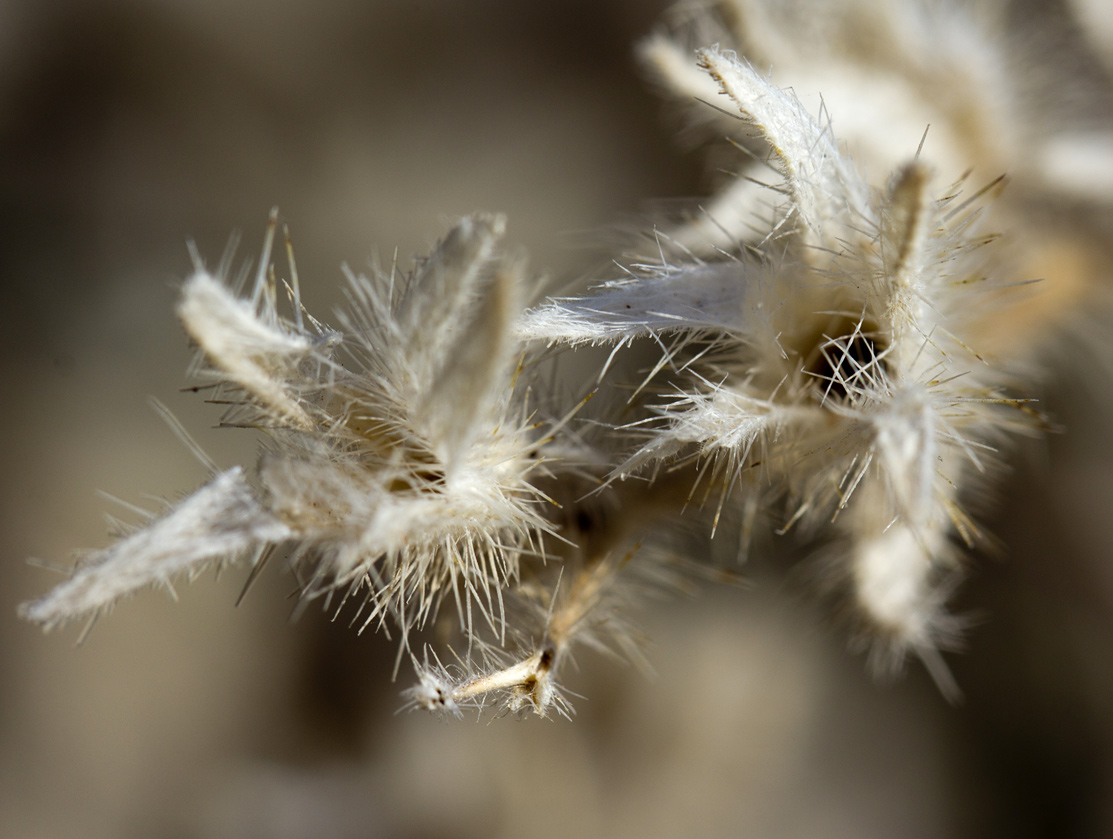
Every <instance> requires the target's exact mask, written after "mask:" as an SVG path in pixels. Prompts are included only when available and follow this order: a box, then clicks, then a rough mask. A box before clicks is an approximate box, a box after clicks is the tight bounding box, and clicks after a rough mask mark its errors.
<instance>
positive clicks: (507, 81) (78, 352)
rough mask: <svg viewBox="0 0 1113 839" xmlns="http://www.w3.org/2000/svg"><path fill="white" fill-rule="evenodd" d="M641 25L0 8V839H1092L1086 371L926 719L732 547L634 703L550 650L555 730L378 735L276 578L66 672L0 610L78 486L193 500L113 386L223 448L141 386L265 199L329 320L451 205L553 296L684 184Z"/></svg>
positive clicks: (156, 387) (654, 618)
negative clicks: (198, 286)
mask: <svg viewBox="0 0 1113 839" xmlns="http://www.w3.org/2000/svg"><path fill="white" fill-rule="evenodd" d="M1030 5H1031V6H1032V9H1033V10H1034V11H1033V13H1039V14H1047V15H1050V16H1053V17H1054V16H1059V15H1061V14H1062V10H1061V9H1059V7H1058V5H1057V4H1047V5H1046V6H1038V5H1037V4H1030ZM664 6H665V3H664V2H658V0H644V1H643V2H639V1H638V0H565V2H550V0H539V2H534V3H522V2H514V0H472V2H469V3H453V2H447V0H442V2H433V1H432V0H430V1H429V2H401V0H374V1H373V2H362V3H361V2H356V0H329V1H328V2H320V3H316V4H313V5H312V6H311V5H310V4H308V3H302V2H295V0H279V2H272V3H263V2H236V3H224V2H219V0H199V2H186V0H166V1H165V2H160V3H139V2H130V3H129V2H122V0H100V2H92V1H91V0H90V1H88V2H82V1H81V0H56V2H52V3H36V2H33V1H32V0H24V1H23V2H20V1H19V0H6V2H3V3H0V242H2V243H3V247H2V248H0V282H2V283H3V297H2V298H0V299H2V301H3V303H2V305H0V342H2V343H3V353H2V354H0V387H2V390H0V400H2V401H0V405H2V410H0V429H2V431H3V436H2V438H0V439H3V441H4V459H3V463H4V468H3V469H2V470H0V481H2V482H3V484H2V489H0V492H2V497H3V506H2V508H0V535H2V536H3V540H2V542H0V545H2V546H3V549H2V550H0V836H4V837H12V838H13V839H17V838H18V839H22V837H36V838H37V837H147V836H171V837H179V836H180V837H310V836H312V837H378V836H389V837H424V836H510V835H531V836H539V837H547V836H615V837H619V836H681V835H692V836H761V837H782V836H783V837H790V836H823V837H929V836H931V837H938V836H955V837H983V836H1001V837H1005V836H1008V837H1027V836H1032V837H1036V836H1048V837H1068V836H1113V651H1111V650H1113V559H1111V558H1110V549H1111V547H1113V526H1111V518H1113V517H1111V516H1110V510H1111V509H1113V506H1111V502H1113V448H1111V447H1110V445H1109V442H1108V434H1109V428H1110V418H1111V417H1113V410H1111V409H1110V404H1111V402H1110V396H1109V394H1110V392H1111V389H1110V383H1111V382H1113V378H1111V377H1109V373H1108V370H1107V371H1105V372H1101V370H1100V368H1099V365H1098V364H1097V363H1095V362H1094V360H1093V359H1088V358H1087V359H1083V358H1078V357H1075V356H1073V355H1071V352H1070V351H1068V352H1064V353H1063V354H1062V357H1060V358H1058V359H1056V361H1055V364H1056V365H1058V366H1057V375H1056V376H1054V377H1053V380H1054V382H1055V384H1054V385H1053V387H1051V388H1050V389H1049V391H1048V392H1047V393H1046V394H1044V396H1043V398H1044V402H1045V406H1046V407H1047V408H1048V410H1050V411H1051V412H1052V413H1053V414H1054V415H1055V416H1056V417H1057V418H1058V419H1059V420H1060V421H1061V422H1062V423H1063V425H1064V426H1065V427H1066V428H1067V429H1068V431H1067V433H1065V434H1063V435H1060V436H1056V437H1053V438H1051V439H1049V440H1046V441H1043V442H1041V443H1031V444H1026V445H1025V446H1024V447H1023V448H1022V450H1021V453H1020V456H1019V458H1018V467H1017V472H1016V474H1015V475H1014V476H1013V477H1012V479H1011V480H1009V481H1007V482H1006V483H1007V485H1006V488H1005V490H1004V492H1003V497H1002V499H1001V501H1000V504H999V507H998V513H997V515H996V518H995V519H994V520H993V521H991V522H990V526H991V528H992V529H993V530H994V531H995V532H996V533H997V534H998V535H999V536H1000V537H1001V538H1002V540H1003V541H1004V543H1005V544H1006V545H1007V548H1008V550H1007V551H1006V552H1005V554H1004V559H1002V560H997V559H992V558H985V557H980V558H978V559H977V561H976V563H975V565H974V569H973V574H972V578H971V580H970V581H969V582H968V584H967V586H966V587H965V588H964V589H963V591H962V593H961V595H960V607H964V608H969V609H977V610H978V615H979V617H980V618H981V622H980V624H979V625H978V626H977V627H976V628H975V630H974V631H973V633H972V635H971V639H970V650H969V652H968V653H967V654H965V655H964V656H960V657H952V658H951V661H952V663H953V666H954V669H955V672H956V675H957V677H958V680H959V682H960V683H961V684H962V686H963V688H964V690H965V691H966V695H967V698H966V702H965V704H963V705H962V706H960V707H957V708H952V707H948V706H947V705H946V704H945V703H944V702H943V700H942V699H941V698H940V697H939V696H938V694H937V693H936V691H935V690H934V688H933V686H932V685H931V683H930V680H929V679H927V678H926V676H924V674H923V673H922V672H920V670H919V669H918V668H915V667H914V668H912V672H911V673H910V674H909V676H908V677H907V678H905V679H903V680H901V681H899V682H897V683H895V684H893V685H885V686H878V685H876V684H874V683H873V682H871V680H870V679H869V678H868V677H867V676H866V674H865V672H864V666H863V662H862V660H861V659H860V658H857V657H854V656H852V655H850V654H848V653H847V652H846V651H845V636H843V635H841V634H839V633H838V632H837V631H832V630H831V629H830V627H829V626H828V622H827V620H826V617H825V615H824V613H823V611H822V610H821V609H818V608H816V607H814V606H813V605H812V604H811V602H810V600H809V599H808V598H807V597H806V596H805V593H804V591H803V588H804V587H803V586H801V585H799V581H798V580H796V579H795V577H794V576H793V575H788V574H785V573H784V568H783V567H778V563H777V562H776V561H774V560H772V559H763V558H761V557H757V558H755V559H754V560H753V562H752V564H751V566H750V567H749V568H748V569H747V573H748V574H749V575H750V576H751V577H752V579H753V581H754V583H755V585H754V586H753V587H752V588H749V589H747V590H743V591H722V590H720V591H708V592H707V593H705V595H704V596H702V597H701V598H700V599H699V600H696V601H690V600H684V599H682V598H677V599H676V600H674V601H672V602H663V603H659V604H651V605H650V607H649V608H648V609H647V610H646V611H645V613H644V614H643V621H642V623H643V625H644V626H645V628H646V630H647V632H648V633H649V635H650V636H651V638H652V640H653V646H652V647H651V648H650V650H649V657H650V659H651V660H652V662H653V663H654V666H655V667H656V669H657V674H656V676H649V675H646V674H642V673H639V672H638V671H636V670H635V669H633V668H629V667H625V666H616V665H615V663H614V662H611V661H608V660H606V659H600V658H598V657H591V656H588V655H585V656H584V657H583V661H582V665H583V666H582V669H581V671H580V672H579V673H578V674H572V675H571V676H570V677H569V679H568V683H569V686H570V687H571V688H572V689H573V690H576V691H580V692H582V693H583V694H584V695H585V697H586V698H585V699H582V700H577V701H576V702H575V704H576V710H577V716H576V718H575V720H574V721H573V722H571V723H569V722H566V721H563V720H558V721H556V722H546V721H539V720H533V719H530V720H526V721H523V722H516V721H514V720H510V719H502V720H495V721H494V722H492V723H491V724H490V725H488V724H486V723H484V724H480V725H476V724H475V722H474V721H472V720H465V721H463V722H453V723H451V724H444V723H441V722H439V721H438V720H435V719H433V718H430V717H426V716H424V715H420V714H401V715H395V711H396V709H397V708H398V707H399V706H400V704H401V702H400V700H399V699H398V691H399V689H400V688H401V687H404V686H405V685H406V684H408V681H409V674H408V672H407V669H406V668H405V667H403V668H402V672H401V676H400V681H399V683H397V684H394V683H391V671H392V667H393V657H394V652H395V648H394V646H393V645H392V644H391V643H390V642H389V641H386V640H384V639H382V638H378V637H372V636H370V635H367V636H362V637H359V636H356V635H355V634H354V633H353V632H351V631H349V630H348V629H347V627H346V626H345V625H343V624H342V623H337V624H330V623H329V622H328V621H327V620H326V619H325V616H324V615H321V614H319V613H317V612H316V611H315V610H313V609H310V610H309V611H308V612H307V613H306V614H305V615H304V616H303V617H302V618H301V619H300V620H299V621H297V622H295V623H290V622H289V620H288V615H289V613H290V611H291V608H292V604H293V601H292V600H290V599H288V595H289V594H290V593H291V591H292V590H293V587H294V584H293V581H292V579H291V578H290V577H289V576H288V575H284V574H282V573H280V572H279V570H278V569H270V570H269V571H268V572H267V573H266V574H264V575H263V577H262V579H261V580H260V581H259V582H258V583H257V584H256V586H255V588H254V589H253V590H252V591H251V592H250V593H249V595H248V596H247V598H246V600H245V601H244V603H243V604H242V605H241V606H240V607H239V608H235V607H234V605H233V604H234V601H235V599H236V596H237V594H238V593H239V590H240V588H241V586H242V585H243V581H244V576H245V575H244V573H243V572H242V571H241V572H231V573H226V574H224V575H223V576H222V577H221V578H220V579H218V580H217V581H215V582H214V581H213V580H212V578H211V576H209V577H206V578H205V579H203V580H200V581H198V582H197V583H195V584H194V585H192V586H185V585H182V586H181V587H179V595H180V601H179V602H177V603H174V602H172V601H171V599H170V598H169V597H168V596H167V595H166V594H165V593H148V594H146V595H144V596H141V597H139V598H138V599H136V600H134V601H132V602H128V603H125V604H122V605H121V606H120V607H118V608H117V609H116V610H115V612H114V613H113V614H112V615H111V617H109V618H107V619H104V620H102V621H101V622H100V623H99V624H98V625H97V627H96V628H95V629H94V631H93V633H92V635H91V636H90V638H89V640H88V641H87V643H86V644H85V645H84V646H83V647H81V648H75V647H74V640H75V639H76V637H77V635H78V630H79V627H73V628H70V629H68V630H66V631H65V632H59V633H56V634H53V635H49V636H43V635H42V634H41V633H40V632H39V631H38V630H37V629H35V628H34V627H31V626H29V625H22V624H20V623H19V622H17V620H16V619H15V616H14V615H15V606H16V604H17V603H18V602H20V601H21V600H24V599H27V598H29V597H33V596H35V595H37V594H38V593H41V592H42V591H44V590H45V589H46V588H47V587H48V586H49V585H51V583H52V582H53V580H54V579H55V577H54V576H53V575H52V574H51V573H50V572H49V571H45V570H41V569H39V568H36V567H32V566H30V565H28V564H26V563H25V560H26V558H27V557H38V558H41V559H42V560H44V561H46V562H50V563H61V564H68V563H69V562H70V561H71V558H72V557H71V554H72V551H73V549H74V548H75V546H89V547H95V546H99V545H103V544H105V542H106V536H105V527H104V521H103V515H104V513H105V511H108V512H113V513H119V514H120V515H121V516H124V517H126V515H127V513H126V510H124V509H122V508H119V507H117V506H115V505H114V504H113V503H112V502H110V501H107V500H105V499H103V498H100V497H98V496H97V495H96V491H97V490H103V491H105V492H107V493H111V494H113V495H116V496H119V497H120V498H122V499H124V500H126V501H129V502H134V503H138V504H148V503H149V502H148V499H149V498H150V497H174V496H176V495H177V494H180V493H183V492H186V491H188V490H190V489H192V488H193V487H195V486H196V485H197V484H199V483H200V482H201V481H203V480H204V478H205V474H204V470H203V468H202V467H201V466H200V465H199V464H198V463H197V462H195V461H194V460H193V459H192V457H191V455H190V454H189V453H188V452H187V451H186V450H185V448H184V447H183V446H182V445H181V444H180V443H179V442H178V441H177V440H176V438H175V437H174V435H173V433H172V432H171V431H170V430H169V429H168V428H167V427H166V426H165V424H163V423H162V422H161V420H159V418H158V417H157V416H156V414H155V413H154V412H153V411H152V410H150V408H149V407H148V405H147V398H148V396H156V397H157V398H158V399H160V400H162V401H163V402H164V403H165V404H167V405H168V406H169V407H170V408H171V410H172V411H173V412H174V413H175V414H176V415H177V416H178V417H179V418H180V419H181V420H182V422H183V424H184V425H185V426H186V427H187V428H188V429H190V430H191V431H192V432H194V433H195V436H196V438H197V439H198V441H199V442H200V443H201V445H202V446H203V447H204V448H205V449H206V450H207V451H208V452H210V453H211V454H212V455H213V457H214V459H215V460H216V461H217V462H218V463H219V464H221V465H230V464H232V463H235V462H241V461H246V462H250V459H251V458H252V457H253V454H252V453H253V451H254V441H253V440H252V439H251V436H250V434H248V433H246V432H244V433H242V434H240V433H237V432H232V431H227V432H220V433H216V432H215V431H213V430H212V428H211V427H212V425H213V423H214V422H215V421H216V419H217V417H218V413H217V409H215V408H212V407H211V406H205V405H204V404H201V400H200V399H199V398H197V397H196V396H194V395H191V394H187V393H182V392H180V390H179V389H180V388H181V387H182V386H183V385H184V384H186V379H185V368H186V365H187V364H188V362H189V360H190V351H189V350H188V348H187V346H186V342H185V339H184V336H183V334H182V332H181V329H180V328H179V327H178V325H177V323H176V321H175V319H174V315H173V307H174V301H175V296H176V295H175V283H176V282H179V281H180V280H181V279H182V278H184V276H185V275H186V274H187V272H188V271H189V268H190V263H189V258H188V254H187V251H186V247H185V242H186V239H187V238H190V237H192V238H193V239H194V240H195V241H196V242H197V245H198V248H199V250H200V252H201V253H202V254H203V255H205V256H206V258H208V259H210V260H211V262H212V263H213V264H215V263H216V262H217V261H218V260H219V258H220V254H221V252H222V251H223V249H224V247H225V245H226V243H227V241H228V237H229V234H230V233H231V232H232V231H234V230H240V231H243V234H244V238H243V244H242V245H241V247H240V250H239V256H240V257H241V258H243V259H247V258H250V257H252V256H254V255H255V254H256V252H257V249H258V247H259V242H260V241H261V236H262V231H263V228H264V225H265V222H266V217H267V213H268V211H269V209H270V208H271V206H273V205H275V204H277V205H279V206H280V207H281V209H282V213H283V217H284V219H285V220H286V221H287V222H288V223H289V225H290V228H291V231H292V234H293V238H294V243H295V248H296V253H297V258H298V265H299V270H300V273H301V276H302V287H303V292H304V296H305V298H306V300H307V305H308V307H309V309H310V311H313V312H316V313H319V314H321V315H326V316H327V314H328V313H329V312H330V311H331V309H332V308H333V307H334V306H335V305H336V304H337V303H339V302H340V297H339V293H338V292H339V288H340V286H341V273H340V270H339V266H340V264H341V263H342V262H348V263H349V264H351V265H352V266H353V267H354V268H356V269H360V268H362V267H363V266H364V265H366V263H367V260H368V259H369V258H371V257H372V256H374V255H375V254H378V257H379V260H380V262H384V263H389V261H390V259H391V257H392V254H393V251H394V248H395V246H397V248H398V253H399V256H400V259H401V260H403V261H406V260H408V258H409V257H410V256H412V255H414V254H419V253H421V252H422V251H423V250H425V249H426V248H427V247H428V246H429V245H430V244H431V243H432V242H433V241H434V240H435V239H436V238H437V236H438V235H440V234H441V233H442V232H443V231H444V229H445V227H446V224H447V222H448V220H450V219H452V218H453V217H455V216H458V215H460V214H464V213H467V212H470V211H472V210H475V209H486V210H501V211H504V212H506V213H508V214H509V217H510V237H509V238H510V240H511V241H512V242H513V243H515V244H516V245H520V246H522V247H523V248H525V249H526V250H527V251H528V253H529V255H530V259H531V263H530V264H531V266H532V267H533V269H534V270H535V271H537V272H538V273H541V274H544V275H546V276H548V277H549V278H550V279H551V281H552V282H553V283H554V285H559V284H560V283H561V282H562V281H565V280H567V279H571V278H574V277H576V276H578V275H580V274H582V273H583V272H585V271H587V270H589V269H590V268H591V267H592V266H594V265H596V264H598V261H599V260H600V258H601V256H602V255H603V254H604V253H605V251H604V250H602V249H601V248H600V245H599V243H600V242H601V241H602V242H604V243H605V241H606V236H605V235H603V236H602V237H600V235H599V234H598V233H597V231H599V230H600V229H604V230H605V229H606V228H607V227H613V226H615V225H618V224H623V223H627V222H629V221H630V220H632V219H633V220H635V221H636V220H638V219H648V218H650V215H649V213H648V210H647V208H648V207H649V204H648V202H649V201H650V200H651V199H654V198H670V197H683V196H695V195H699V194H701V193H703V192H706V190H707V189H708V188H709V185H710V183H711V179H712V176H711V174H710V173H708V172H706V171H705V169H704V166H703V163H702V157H701V155H699V154H696V153H694V152H693V151H691V150H690V149H686V148H685V146H684V145H682V144H681V143H678V142H677V141H676V140H675V139H674V136H673V135H674V133H675V131H674V129H675V127H676V122H675V120H670V119H669V117H668V113H669V111H668V109H666V108H664V107H662V105H661V104H660V103H659V102H658V101H657V99H655V98H654V96H653V95H652V94H651V93H650V92H649V91H648V89H647V87H646V85H645V84H644V83H643V80H642V79H641V78H640V74H639V72H638V70H637V68H636V66H635V62H634V60H633V54H632V46H633V44H634V42H635V41H636V39H637V38H638V37H640V36H642V35H643V34H645V33H646V32H648V31H649V30H650V29H651V28H652V27H653V25H654V24H655V22H656V21H657V20H658V18H659V15H660V13H661V11H662V9H663V8H664ZM1067 28H1068V29H1069V27H1067ZM1075 34H1076V35H1077V34H1078V33H1075ZM1079 44H1080V46H1079V47H1078V48H1079V49H1086V48H1087V47H1086V46H1085V44H1084V39H1079ZM1106 81H1108V78H1106ZM836 124H837V115H836ZM1102 224H1104V225H1107V227H1106V229H1111V230H1113V225H1109V219H1108V218H1105V219H1104V220H1103V221H1101V223H1100V224H1098V225H1097V227H1099V228H1100V227H1101V225H1102ZM1106 323H1107V322H1106ZM1102 328H1103V329H1104V328H1105V324H1104V323H1103V326H1102ZM143 493H150V496H145V495H143Z"/></svg>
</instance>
